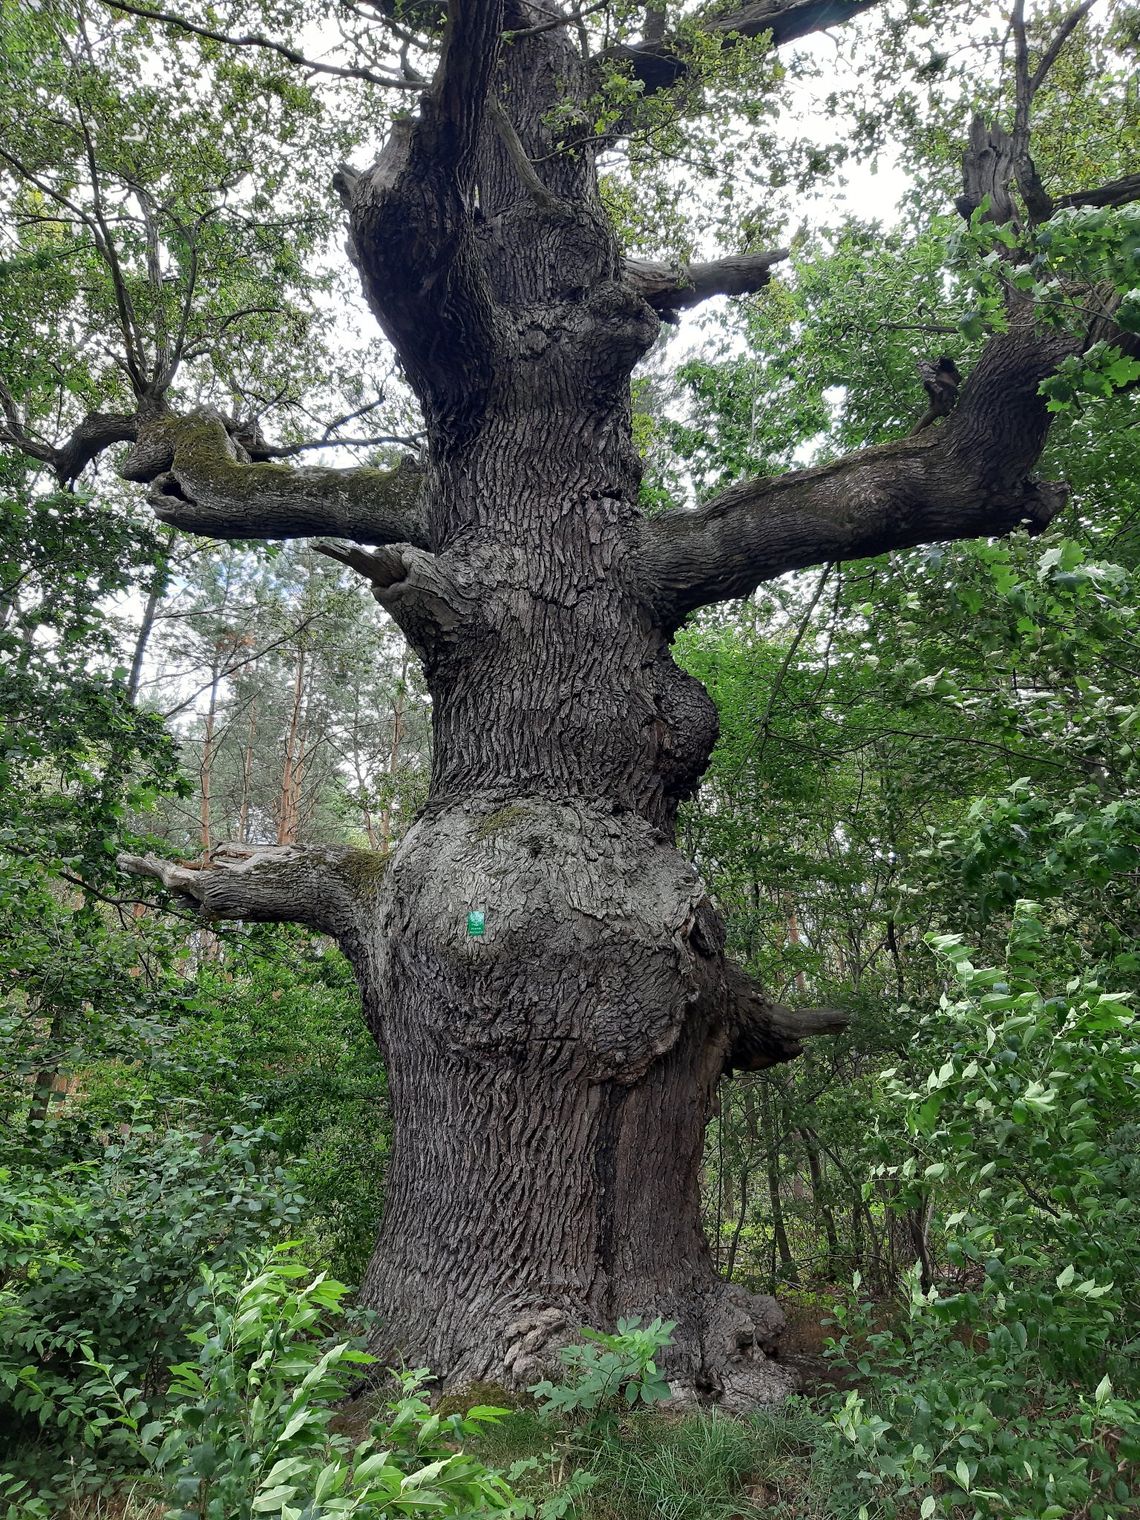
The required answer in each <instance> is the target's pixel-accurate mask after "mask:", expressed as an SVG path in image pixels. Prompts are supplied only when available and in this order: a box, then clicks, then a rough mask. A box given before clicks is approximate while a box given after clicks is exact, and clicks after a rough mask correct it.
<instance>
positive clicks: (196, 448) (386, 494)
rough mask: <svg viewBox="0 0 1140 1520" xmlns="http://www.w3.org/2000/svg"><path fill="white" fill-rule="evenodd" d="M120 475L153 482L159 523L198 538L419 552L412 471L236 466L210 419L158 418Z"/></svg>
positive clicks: (222, 432)
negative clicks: (322, 540) (314, 538)
mask: <svg viewBox="0 0 1140 1520" xmlns="http://www.w3.org/2000/svg"><path fill="white" fill-rule="evenodd" d="M120 473H121V474H122V475H123V476H124V477H125V478H126V479H127V480H139V481H150V482H152V489H151V501H152V504H153V505H154V509H155V512H156V514H157V515H158V516H159V517H160V518H161V519H162V521H163V522H168V523H170V524H171V525H172V526H174V527H176V528H182V529H183V530H184V531H185V532H188V533H201V534H202V535H204V536H205V537H207V538H306V537H308V536H310V535H311V534H320V533H329V534H334V535H335V536H336V537H338V538H341V537H343V538H351V539H355V540H356V541H357V542H359V543H364V544H388V543H394V542H404V543H409V544H418V545H421V546H423V545H426V544H427V541H428V533H427V525H426V519H425V516H424V513H423V511H422V509H421V504H420V493H421V484H422V481H421V475H420V471H419V470H418V469H417V468H416V467H415V466H413V465H402V466H399V467H397V468H396V469H393V470H377V469H368V468H364V467H358V468H356V469H348V470H337V469H327V468H316V467H313V468H306V469H298V468H295V467H293V466H290V465H281V464H267V463H260V464H251V463H247V462H244V461H243V460H242V459H241V458H240V457H239V454H238V449H237V446H236V445H235V444H234V442H233V440H232V439H231V438H230V436H229V434H228V432H227V431H226V427H225V424H224V423H223V422H222V420H221V419H220V418H219V417H218V416H217V415H215V414H210V413H198V414H196V415H194V416H191V417H184V418H174V417H164V418H160V419H158V420H157V421H155V422H154V423H150V424H147V425H146V426H145V427H144V428H143V429H141V430H140V435H139V441H138V444H137V446H136V448H135V449H134V450H132V452H131V454H130V455H129V457H128V458H127V460H126V461H125V462H124V464H123V466H122V468H121V471H120Z"/></svg>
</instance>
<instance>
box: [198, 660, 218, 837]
mask: <svg viewBox="0 0 1140 1520" xmlns="http://www.w3.org/2000/svg"><path fill="white" fill-rule="evenodd" d="M221 680H222V666H221V662H220V658H215V661H214V664H213V665H212V666H211V667H210V701H209V705H208V706H207V708H206V727H205V732H204V734H203V736H202V758H201V762H200V764H199V766H198V844H199V847H200V849H201V851H202V859H203V860H204V861H206V860H209V858H210V853H211V851H212V849H213V819H212V805H211V795H210V794H211V789H212V785H213V772H214V728H215V725H216V723H217V716H218V688H219V686H220V685H221Z"/></svg>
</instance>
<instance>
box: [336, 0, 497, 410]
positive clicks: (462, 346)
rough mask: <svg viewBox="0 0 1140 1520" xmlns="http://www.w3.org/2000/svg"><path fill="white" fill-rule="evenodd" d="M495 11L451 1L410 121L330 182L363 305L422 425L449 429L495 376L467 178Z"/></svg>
mask: <svg viewBox="0 0 1140 1520" xmlns="http://www.w3.org/2000/svg"><path fill="white" fill-rule="evenodd" d="M502 10H503V6H502V0H463V3H458V0H455V3H453V4H452V6H451V8H450V10H449V15H448V23H447V28H446V32H445V35H444V45H443V56H442V58H441V60H440V64H439V68H438V70H437V71H436V76H435V79H434V80H433V82H432V86H431V89H430V90H429V91H428V92H427V93H426V94H425V95H424V97H423V100H422V102H421V106H420V112H419V115H418V116H417V117H415V118H412V119H407V120H403V121H397V122H395V123H394V124H393V127H392V130H391V132H390V133H389V136H388V140H387V142H386V143H385V144H384V148H383V150H382V151H381V154H380V157H379V158H378V159H377V161H376V163H375V164H374V165H373V167H372V168H371V169H370V170H368V171H367V172H366V173H364V174H357V173H356V172H354V171H353V170H350V169H347V168H342V169H341V170H340V171H339V172H338V175H337V177H336V181H335V183H336V186H337V189H338V191H339V193H340V196H341V199H342V201H343V202H344V204H345V207H346V209H347V210H348V213H349V219H350V224H351V241H350V244H349V252H350V255H351V257H352V259H353V262H354V263H355V264H356V265H357V267H358V268H359V270H360V274H361V279H362V281H363V284H364V292H365V295H366V296H367V297H368V300H369V304H370V305H371V306H372V309H373V311H374V312H375V314H376V317H377V320H378V321H379V323H380V325H381V327H382V328H383V329H384V331H385V333H387V335H388V337H389V338H390V339H391V340H392V342H393V344H394V345H395V347H396V350H397V352H398V353H399V355H400V358H401V359H402V361H403V363H404V366H405V369H406V370H407V374H408V378H409V379H410V381H411V382H412V385H413V387H414V388H415V390H416V393H417V395H418V396H419V398H420V401H421V402H422V403H423V405H424V407H425V409H426V410H427V411H428V413H429V417H430V416H431V414H432V413H434V414H435V415H436V416H437V417H440V418H449V419H450V420H451V421H452V422H458V421H459V420H460V419H462V418H471V419H473V418H476V417H478V416H479V415H480V414H481V409H482V404H483V401H484V399H485V396H486V393H487V390H488V388H489V386H490V384H491V378H492V366H491V358H490V356H491V351H492V347H493V337H494V332H495V310H494V304H493V302H492V299H491V295H490V290H489V288H488V285H487V280H486V276H485V273H484V271H483V268H482V265H481V262H480V259H479V256H478V253H477V251H476V248H475V243H474V226H475V200H476V197H475V187H474V176H475V164H476V158H477V149H478V144H479V138H480V133H481V130H482V124H483V119H484V115H485V113H486V108H487V100H488V94H489V91H490V86H491V78H492V75H493V73H494V68H495V63H496V60H497V57H498V49H499V37H500V33H501V31H502V19H503V18H502Z"/></svg>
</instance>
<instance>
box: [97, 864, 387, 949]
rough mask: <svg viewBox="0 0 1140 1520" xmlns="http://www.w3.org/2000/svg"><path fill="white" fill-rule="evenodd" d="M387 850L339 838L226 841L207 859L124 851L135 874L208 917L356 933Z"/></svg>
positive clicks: (124, 866) (124, 867)
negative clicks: (184, 861)
mask: <svg viewBox="0 0 1140 1520" xmlns="http://www.w3.org/2000/svg"><path fill="white" fill-rule="evenodd" d="M383 863H384V858H383V856H381V855H378V854H375V853H374V852H373V851H371V850H351V849H347V848H345V847H343V846H339V845H309V846H300V845H234V844H231V845H222V846H221V847H220V848H219V849H217V850H215V851H214V853H213V855H212V856H211V857H210V859H209V860H208V861H207V862H206V863H205V864H204V865H176V864H175V863H174V862H173V861H169V860H159V859H158V857H157V856H155V855H120V856H119V866H120V868H121V869H122V870H123V871H125V872H127V874H128V875H130V876H149V877H152V878H153V879H154V880H155V881H160V882H161V883H162V885H163V886H164V887H166V888H167V890H168V891H170V892H176V893H177V894H178V895H179V896H180V897H184V898H187V899H188V900H189V901H190V902H192V903H194V904H195V905H196V906H197V908H198V909H199V911H200V912H201V914H202V916H203V918H206V919H217V918H238V919H244V920H246V921H247V922H250V923H291V924H306V925H308V927H309V928H311V929H316V930H318V931H319V932H320V933H322V934H329V935H331V936H332V937H333V938H334V939H342V938H345V937H351V936H352V935H353V934H354V932H355V931H356V929H357V926H358V922H359V921H360V917H361V913H362V911H366V910H367V906H368V900H369V897H370V896H371V894H372V893H374V892H375V890H376V888H377V886H378V884H379V881H380V878H381V876H382V874H383Z"/></svg>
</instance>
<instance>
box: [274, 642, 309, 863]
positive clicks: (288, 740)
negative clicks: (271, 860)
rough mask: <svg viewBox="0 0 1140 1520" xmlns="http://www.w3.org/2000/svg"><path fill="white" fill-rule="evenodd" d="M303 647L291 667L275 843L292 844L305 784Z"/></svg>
mask: <svg viewBox="0 0 1140 1520" xmlns="http://www.w3.org/2000/svg"><path fill="white" fill-rule="evenodd" d="M304 708H305V649H304V646H303V645H301V646H299V647H298V649H297V663H296V665H295V666H294V669H293V706H292V709H291V711H290V713H289V727H288V728H287V730H286V732H285V755H284V760H283V762H282V767H281V795H280V797H279V798H278V802H277V843H278V844H294V843H296V839H297V830H298V826H299V823H300V816H301V788H302V786H303V784H304V773H305V761H304V748H305V734H304V725H303V721H302V719H303V714H304Z"/></svg>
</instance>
